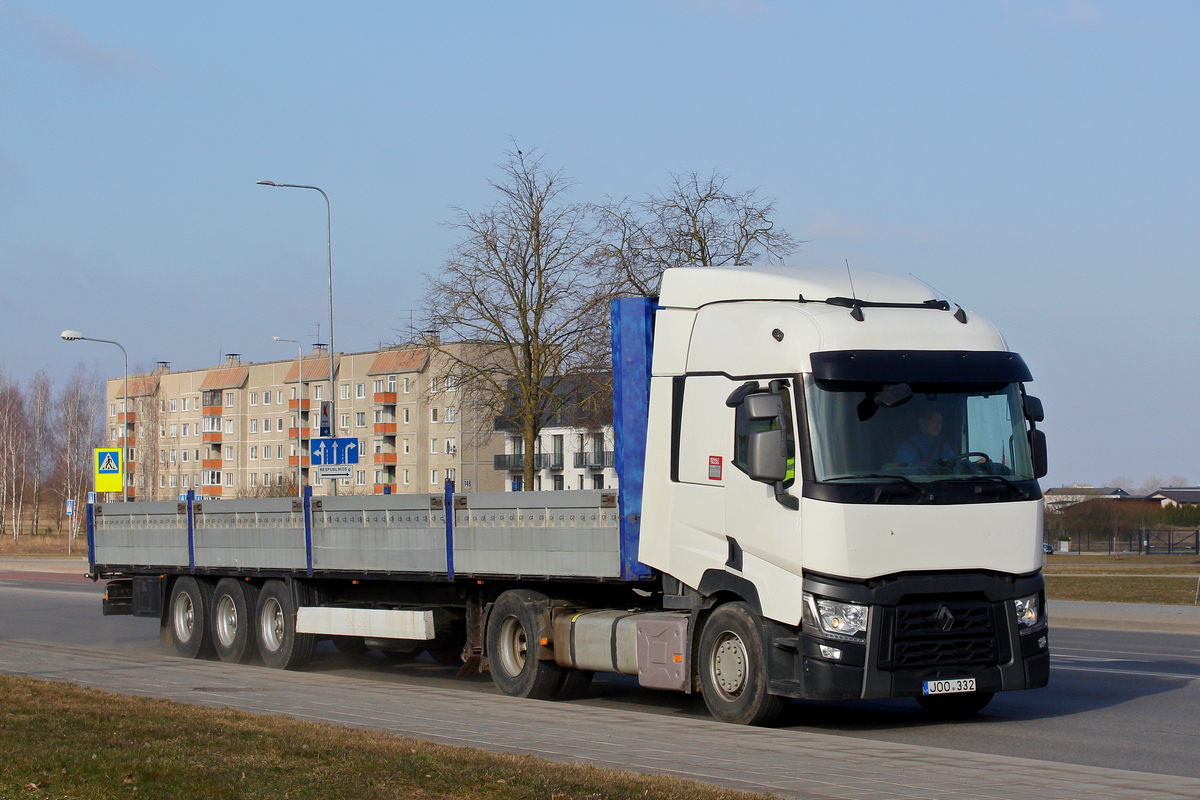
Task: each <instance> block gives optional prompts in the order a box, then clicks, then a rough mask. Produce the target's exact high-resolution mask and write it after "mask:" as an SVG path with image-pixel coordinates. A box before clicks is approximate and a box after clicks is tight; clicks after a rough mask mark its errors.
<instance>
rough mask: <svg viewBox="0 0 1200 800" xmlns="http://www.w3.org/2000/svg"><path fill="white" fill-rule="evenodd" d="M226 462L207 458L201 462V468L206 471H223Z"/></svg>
mask: <svg viewBox="0 0 1200 800" xmlns="http://www.w3.org/2000/svg"><path fill="white" fill-rule="evenodd" d="M224 465H225V462H224V461H222V460H221V459H219V458H205V459H202V460H201V461H200V466H201V467H203V468H204V469H221V468H222V467H224Z"/></svg>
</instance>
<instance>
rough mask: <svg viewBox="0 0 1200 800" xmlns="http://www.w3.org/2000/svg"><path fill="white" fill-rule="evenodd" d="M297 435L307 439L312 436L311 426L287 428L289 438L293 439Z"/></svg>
mask: <svg viewBox="0 0 1200 800" xmlns="http://www.w3.org/2000/svg"><path fill="white" fill-rule="evenodd" d="M297 436H299V437H301V438H303V439H308V438H309V437H311V436H312V428H288V438H289V439H295V438H296V437H297Z"/></svg>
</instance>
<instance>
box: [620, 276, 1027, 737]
mask: <svg viewBox="0 0 1200 800" xmlns="http://www.w3.org/2000/svg"><path fill="white" fill-rule="evenodd" d="M851 281H852V283H851ZM654 324H655V331H654V354H653V365H652V378H651V390H650V411H649V426H648V427H649V431H650V435H649V436H648V444H647V448H646V470H645V475H646V477H645V487H644V499H643V509H642V510H643V517H642V536H641V539H640V550H639V556H638V557H639V560H640V561H642V562H644V563H645V564H648V565H650V566H652V567H654V568H656V569H657V570H660V571H661V572H662V573H663V574H664V575H665V576H669V578H667V579H665V584H666V585H670V586H671V587H672V588H673V589H674V591H676V592H678V594H679V597H680V598H682V599H681V600H678V601H676V603H678V604H679V605H683V604H685V602H686V601H687V598H691V602H693V603H700V602H712V600H711V599H712V598H713V597H719V596H720V595H722V594H723V593H724V594H727V595H728V596H729V597H731V598H732V597H736V598H738V600H739V601H740V602H742V603H744V604H745V605H746V606H747V607H748V608H749V609H750V610H752V611H753V612H754V614H755V615H757V616H759V617H761V619H762V621H763V626H764V628H763V631H762V635H763V638H764V646H765V648H766V649H767V661H768V665H767V669H766V673H767V674H766V676H765V677H766V678H767V681H768V686H767V694H768V695H780V696H792V697H806V698H814V699H857V698H873V697H894V696H904V695H911V696H917V697H919V698H921V699H922V700H923V701H924V703H925V704H927V705H929V706H931V707H934V708H936V709H939V710H946V711H950V710H975V708H972V706H977V705H978V706H979V707H981V706H982V704H985V703H986V702H987V700H989V699H990V698H991V695H992V693H994V692H995V691H998V690H1001V689H1010V688H1014V689H1015V688H1030V687H1033V686H1040V685H1045V683H1046V680H1047V677H1048V665H1049V658H1048V643H1047V636H1046V632H1045V602H1044V592H1043V582H1042V578H1041V574H1040V568H1041V540H1042V531H1041V524H1042V522H1041V521H1042V499H1041V491H1040V489H1039V487H1038V483H1037V478H1038V477H1040V476H1041V475H1043V474H1044V472H1045V467H1044V464H1045V445H1044V438H1043V437H1042V434H1041V432H1040V431H1038V430H1036V426H1035V422H1036V421H1037V420H1039V419H1040V416H1041V404H1040V403H1039V402H1037V400H1036V399H1035V398H1031V397H1028V396H1027V395H1026V394H1025V392H1024V388H1023V384H1024V383H1025V382H1026V381H1028V380H1030V374H1029V371H1028V369H1027V367H1026V366H1025V363H1024V361H1023V360H1022V359H1021V357H1020V356H1019V355H1017V354H1015V353H1012V352H1009V350H1008V348H1007V346H1006V345H1005V342H1004V339H1003V337H1002V336H1001V335H1000V333H999V332H998V331H997V330H996V328H995V327H994V326H993V325H992V324H990V323H989V322H987V321H986V320H984V319H982V318H980V317H978V316H976V315H974V314H970V315H968V314H967V313H966V312H964V311H963V310H962V309H961V308H956V307H952V306H951V305H950V304H949V303H947V302H945V301H941V300H938V299H936V298H935V297H934V296H933V292H932V291H931V290H930V289H929V288H928V287H927V286H925V285H924V284H922V283H921V282H919V281H917V280H913V279H907V278H901V277H897V276H893V275H885V274H879V273H870V272H861V271H859V272H854V273H853V276H852V278H851V276H850V275H848V273H847V272H846V271H841V270H825V269H809V268H772V269H764V268H755V269H673V270H668V271H667V272H666V274H665V276H664V279H663V284H662V290H661V294H660V296H659V298H658V305H657V310H656V312H655V322H654ZM672 581H674V582H675V583H672ZM668 603H670V599H669V598H668ZM747 647H749V645H747ZM705 657H706V655H705V654H704V653H703V652H701V653H700V654H699V658H700V660H701V671H702V672H703V668H704V663H703V661H704V659H705ZM708 657H712V656H711V654H709V656H708ZM706 696H707V694H706ZM731 699H732V698H731ZM710 706H712V703H711V702H710ZM739 711H741V709H738V710H735V711H733V712H731V713H732V714H733V715H734V716H735V717H736V716H737V714H738V712H739ZM714 713H716V714H717V715H718V716H721V713H720V710H719V709H714ZM735 721H739V720H735Z"/></svg>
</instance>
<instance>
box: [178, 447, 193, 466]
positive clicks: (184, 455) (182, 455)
mask: <svg viewBox="0 0 1200 800" xmlns="http://www.w3.org/2000/svg"><path fill="white" fill-rule="evenodd" d="M179 455H180V456H181V457H182V458H181V459H180V460H181V461H183V463H185V464H186V463H187V460H188V456H189V455H191V452H190V451H188V450H184V451H183V452H182V453H180V454H179Z"/></svg>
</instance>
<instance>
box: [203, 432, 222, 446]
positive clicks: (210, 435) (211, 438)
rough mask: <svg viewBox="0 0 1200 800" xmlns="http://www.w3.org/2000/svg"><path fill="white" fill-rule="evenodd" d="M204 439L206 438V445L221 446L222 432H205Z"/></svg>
mask: <svg viewBox="0 0 1200 800" xmlns="http://www.w3.org/2000/svg"><path fill="white" fill-rule="evenodd" d="M203 438H204V443H205V444H220V443H221V432H220V431H205V432H204V437H203Z"/></svg>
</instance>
